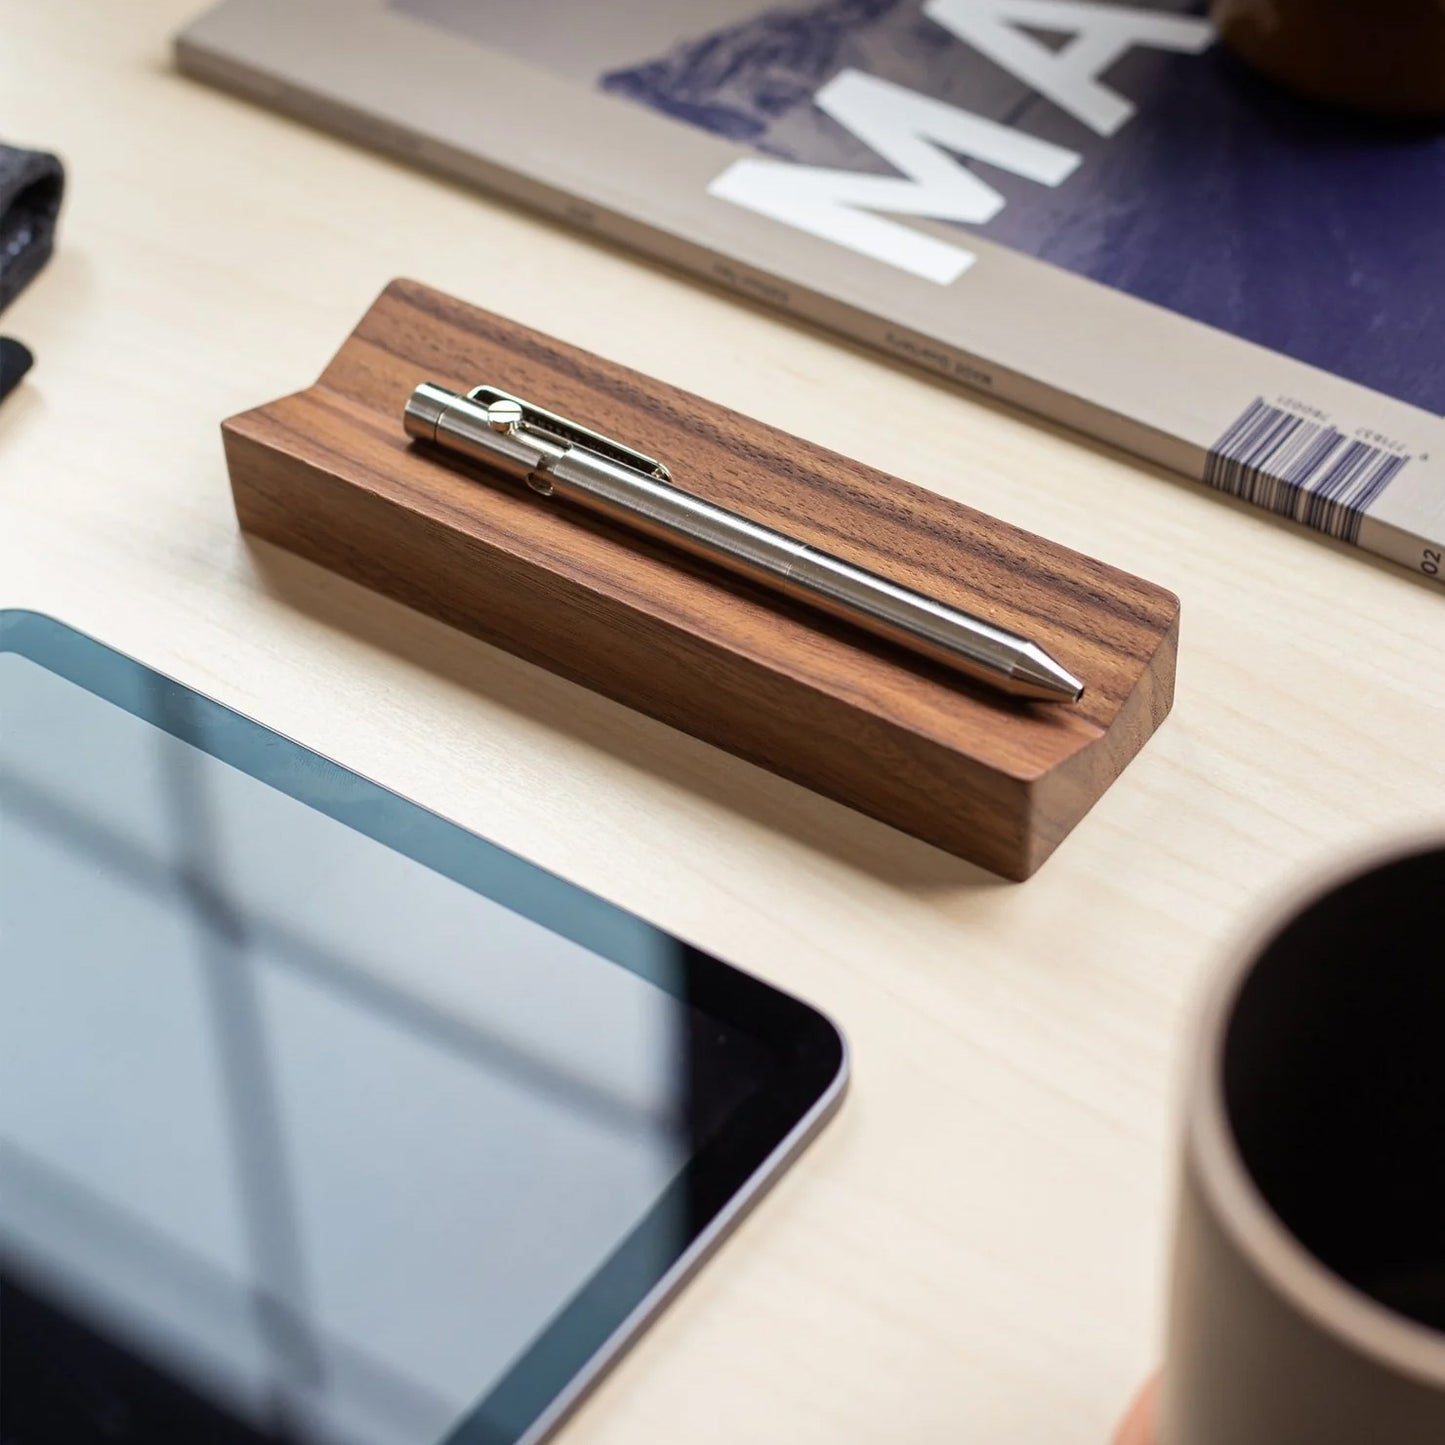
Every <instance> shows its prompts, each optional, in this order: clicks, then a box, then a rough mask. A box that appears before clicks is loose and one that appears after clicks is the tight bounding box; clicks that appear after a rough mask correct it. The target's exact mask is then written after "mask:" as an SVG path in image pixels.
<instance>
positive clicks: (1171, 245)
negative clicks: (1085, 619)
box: [178, 0, 1445, 577]
mask: <svg viewBox="0 0 1445 1445" xmlns="http://www.w3.org/2000/svg"><path fill="white" fill-rule="evenodd" d="M1202 10H1203V5H1202V3H1194V0H1172V3H1170V0H1163V3H1161V0H1153V3H1148V4H1103V3H1091V0H797V3H791V4H788V3H785V4H781V5H779V4H767V3H760V0H647V3H645V4H618V5H598V4H595V3H591V0H226V3H224V4H222V5H220V6H219V7H217V8H216V9H215V10H213V11H212V12H210V13H209V14H208V15H206V16H205V17H203V18H202V19H201V20H200V21H198V22H197V23H196V24H195V25H194V26H192V27H191V28H190V29H189V30H188V31H187V32H186V33H185V34H184V35H183V36H182V37H181V38H180V40H179V43H178V55H179V58H180V63H181V64H182V66H183V67H184V68H186V69H188V70H190V71H191V72H193V73H195V74H197V75H200V76H202V77H204V78H207V79H209V80H212V81H214V82H217V83H220V84H224V85H227V86H229V87H230V88H232V89H237V90H241V91H242V92H245V93H248V94H251V95H253V96H256V97H257V98H260V99H264V100H266V101H267V102H268V103H270V104H273V105H276V106H279V107H280V108H283V109H286V110H289V111H291V112H292V113H295V114H298V115H301V116H304V117H306V118H308V119H311V120H313V121H316V122H318V123H321V124H324V125H327V126H330V127H331V128H333V129H337V130H340V131H342V132H343V133H345V134H349V135H351V136H353V137H355V138H357V139H359V140H363V141H365V142H367V143H370V144H373V145H378V146H381V147H383V148H385V149H388V150H391V151H393V152H397V153H401V154H405V155H408V156H410V157H412V158H413V159H415V160H417V161H418V162H420V163H422V164H426V165H429V166H432V167H436V168H439V169H442V170H445V171H446V172H448V173H450V174H453V175H458V176H461V177H464V178H466V179H468V180H471V181H473V182H475V183H478V184H481V185H483V186H486V187H488V188H491V189H494V190H499V191H502V192H504V193H506V194H508V195H511V196H513V197H515V198H518V199H521V200H523V201H525V202H527V203H529V204H532V205H535V206H540V207H543V208H545V209H547V210H549V211H550V212H552V213H554V214H558V215H561V216H564V217H565V218H567V219H568V220H570V221H571V222H572V223H574V224H577V225H581V226H585V227H589V228H593V229H596V230H598V231H601V232H603V233H605V234H607V235H608V236H609V237H611V238H613V239H617V240H621V241H623V242H625V243H627V244H629V245H632V246H635V247H638V248H641V249H644V250H646V251H648V252H649V253H652V254H655V255H659V256H662V257H664V258H665V259H667V260H668V261H670V262H672V263H674V264H680V265H683V266H687V267H689V268H692V269H695V270H699V271H702V272H704V273H706V274H707V275H709V276H710V277H712V278H713V279H715V280H720V281H722V282H723V283H724V284H726V285H728V286H731V287H733V288H734V289H737V290H739V291H742V292H745V293H746V294H748V295H749V296H751V297H753V298H754V299H758V300H762V301H763V302H765V303H768V304H771V305H775V306H777V307H779V308H780V309H785V310H790V311H793V312H796V313H798V314H800V315H803V316H806V317H808V318H809V319H811V320H814V321H817V322H820V323H822V324H824V325H827V326H830V327H833V328H835V329H837V330H840V331H843V332H846V333H847V334H849V335H851V336H854V337H856V338H859V339H862V340H865V341H867V342H870V343H872V344H874V345H877V346H880V347H882V348H883V349H885V350H888V351H890V352H892V353H894V354H896V355H900V356H903V357H906V358H907V359H908V360H910V361H912V362H913V363H915V364H918V365H921V366H924V367H927V368H928V369H930V370H932V371H935V372H939V373H942V374H944V375H946V376H949V377H952V378H954V379H955V380H957V381H960V382H962V383H964V384H967V385H971V386H975V387H978V388H981V389H983V390H986V391H989V392H992V393H993V394H995V395H998V396H1000V397H1002V398H1004V399H1006V400H1010V401H1013V402H1016V403H1020V404H1022V405H1025V406H1028V407H1031V408H1033V409H1035V410H1038V411H1040V412H1043V413H1046V414H1048V415H1050V416H1052V417H1055V418H1057V419H1059V420H1062V421H1064V422H1066V423H1068V424H1070V425H1073V426H1076V427H1079V428H1081V429H1083V430H1086V431H1089V432H1091V433H1093V434H1095V435H1097V436H1100V437H1102V438H1104V439H1105V440H1107V441H1110V442H1113V443H1115V444H1118V445H1122V446H1125V447H1127V448H1129V449H1131V450H1133V451H1135V452H1137V453H1138V454H1140V455H1142V456H1145V457H1147V458H1149V459H1151V460H1153V461H1156V462H1160V463H1162V464H1164V465H1166V466H1169V467H1171V468H1173V469H1175V470H1178V471H1181V472H1184V473H1186V474H1188V475H1191V476H1193V477H1195V478H1198V479H1200V480H1202V481H1205V482H1207V483H1208V484H1210V485H1212V486H1214V487H1216V488H1219V489H1221V490H1223V491H1227V492H1230V493H1232V494H1234V495H1236V496H1239V497H1242V498H1244V499H1246V500H1247V501H1250V502H1253V503H1255V504H1256V505H1258V506H1261V507H1264V508H1267V509H1269V510H1271V511H1273V512H1276V513H1279V514H1281V515H1284V516H1287V517H1290V518H1292V519H1293V520H1295V521H1297V522H1299V523H1301V524H1303V525H1304V526H1307V527H1311V528H1314V529H1316V530H1318V531H1321V532H1324V533H1327V534H1329V535H1331V536H1334V537H1336V538H1340V539H1342V540H1344V541H1347V542H1352V543H1356V544H1358V545H1360V546H1362V547H1365V548H1368V549H1369V550H1372V551H1375V552H1378V553H1381V554H1383V555H1385V556H1389V557H1391V558H1393V559H1394V560H1396V561H1398V562H1401V563H1403V564H1404V565H1406V566H1408V567H1410V568H1412V569H1413V570H1415V571H1417V572H1420V573H1423V574H1424V575H1426V576H1432V577H1438V576H1439V575H1440V573H1441V570H1442V567H1445V562H1442V544H1445V324H1442V323H1445V244H1442V237H1445V134H1442V133H1441V132H1440V131H1439V130H1430V129H1427V128H1424V127H1408V126H1402V125H1400V124H1398V123H1396V124H1386V123H1382V122H1373V121H1370V120H1368V119H1364V118H1360V117H1355V116H1351V115H1346V114H1343V113H1337V112H1331V111H1329V110H1327V109H1324V108H1321V107H1318V106H1315V105H1312V104H1309V103H1307V102H1303V101H1299V100H1295V99H1293V98H1291V97H1290V96H1288V95H1285V94H1283V93H1282V92H1280V91H1278V90H1277V89H1275V88H1274V87H1272V86H1271V85H1269V84H1268V83H1267V82H1265V81H1263V80H1260V79H1258V78H1256V77H1255V76H1253V75H1252V74H1251V73H1250V72H1249V71H1247V70H1246V69H1245V68H1244V67H1243V66H1241V65H1239V64H1238V63H1237V62H1235V61H1234V60H1233V59H1232V58H1231V57H1230V56H1229V55H1228V54H1226V53H1225V52H1224V51H1223V50H1222V49H1221V48H1220V47H1219V46H1218V45H1217V44H1216V43H1215V38H1214V35H1213V33H1212V30H1211V28H1210V26H1209V24H1208V21H1207V20H1206V19H1205V18H1204V15H1203V13H1202ZM641 157H645V158H646V159H645V163H639V158H641Z"/></svg>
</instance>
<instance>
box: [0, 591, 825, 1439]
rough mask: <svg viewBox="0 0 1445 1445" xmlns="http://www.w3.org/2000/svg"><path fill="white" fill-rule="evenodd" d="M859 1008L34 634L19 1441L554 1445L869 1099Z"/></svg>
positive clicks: (6, 908) (22, 884) (17, 680)
mask: <svg viewBox="0 0 1445 1445" xmlns="http://www.w3.org/2000/svg"><path fill="white" fill-rule="evenodd" d="M844 1075H845V1051H844V1046H843V1043H842V1040H841V1038H840V1037H839V1034H838V1032H837V1031H836V1030H835V1029H834V1028H833V1027H832V1025H831V1024H829V1023H828V1022H827V1021H826V1020H825V1019H824V1018H823V1017H822V1016H821V1015H820V1014H818V1013H817V1012H815V1011H814V1010H813V1009H811V1008H809V1007H807V1006H805V1005H804V1004H802V1003H799V1002H798V1001H796V1000H795V999H792V998H790V997H788V996H787V995H785V994H783V993H780V992H778V991H777V990H776V989H773V988H771V987H769V986H768V985H766V984H764V983H761V982H759V981H758V980H757V979H754V978H750V977H748V976H747V975H746V974H743V973H740V972H738V971H737V970H736V969H733V968H730V967H729V966H728V965H726V964H724V963H721V962H719V961H718V960H717V959H714V958H711V957H709V956H708V955H706V954H704V953H701V952H699V951H698V950H697V949H695V948H692V947H690V946H689V945H688V944H685V943H683V942H681V941H679V940H678V939H676V938H673V937H671V936H669V935H668V934H666V933H664V932H662V931H661V930H659V929H657V928H654V927H652V926H651V925H650V924H647V923H645V922H643V921H642V920H641V919H639V918H636V917H634V916H633V915H631V914H629V913H626V912H624V911H623V910H622V909H620V908H616V907H614V906H612V905H611V904H608V903H606V902H604V901H603V900H601V899H600V898H597V897H594V896H593V895H592V894H589V893H586V892H584V891H583V890H582V889H580V888H577V887H574V886H573V885H571V884H569V883H566V882H564V881H563V880H561V879H560V878H557V877H555V876H553V875H551V874H549V873H546V872H544V871H542V870H541V869H539V868H536V867H534V866H532V865H531V864H529V863H526V862H524V861H522V860H521V859H519V858H517V857H515V856H513V855H512V854H510V853H507V852H505V851H503V850H502V849H500V848H498V847H496V846H494V845H493V844H490V843H487V842H484V841H483V840H482V839H480V838H478V837H475V836H474V835H472V834H470V833H467V832H465V831H463V830H462V829H460V828H458V827H456V826H454V825H453V824H451V823H448V822H446V821H444V820H443V819H442V818H440V817H438V816H437V815H436V814H434V813H430V812H427V811H425V810H424V809H422V808H420V807H417V806H416V805H415V804H413V803H409V802H406V801H405V800H404V799H402V798H399V797H397V796H396V795H395V794H393V793H390V792H388V791H386V790H385V789H384V788H381V787H378V786H377V785H376V784H375V783H371V782H367V781H365V780H364V779H362V778H359V777H357V776H356V775H355V774H354V773H351V772H348V771H347V770H346V769H345V768H342V767H339V766H337V765H336V764H335V763H332V762H329V761H327V760H325V759H323V758H320V757H318V756H317V755H316V754H314V753H312V752H309V751H307V750H306V749H305V748H303V747H300V746H298V745H297V744H296V743H294V742H291V741H288V740H286V739H284V738H281V737H278V736H277V735H276V734H275V733H273V732H270V731H268V730H267V729H265V728H263V727H260V726H258V725H257V724H256V723H254V722H251V721H248V720H247V719H245V718H243V717H240V716H238V715H237V714H236V713H234V712H231V711H229V710H228V709H226V708H224V707H221V706H219V705H218V704H216V703H214V702H211V701H208V700H207V699H205V698H202V697H199V696H197V695H196V694H195V693H193V692H191V691H189V690H188V689H186V688H184V687H181V686H180V685H178V684H177V683H175V682H172V681H168V680H167V679H165V678H163V677H161V676H159V675H158V674H156V673H154V672H151V671H149V670H148V669H146V668H144V667H142V666H140V665H139V664H137V663H136V662H134V661H131V660H130V659H128V658H126V657H123V656H121V655H120V654H118V653H116V652H113V651H111V650H110V649H108V648H106V647H103V646H101V645H100V644H98V643H97V642H95V641H92V640H91V639H89V638H86V637H83V636H81V635H80V634H78V633H76V632H74V631H71V630H70V629H68V628H66V627H63V626H62V625H60V624H59V623H57V622H54V621H52V620H49V619H47V618H43V617H40V616H37V615H35V614H31V613H17V612H10V613H0V1401H3V1407H0V1409H3V1421H0V1435H3V1437H4V1439H5V1440H6V1442H15V1445H60V1442H64V1445H91V1442H96V1445H98V1442H101V1441H105V1442H107V1445H113V1442H116V1441H121V1442H127V1441H135V1442H142V1441H143V1442H146V1445H157V1442H173V1441H174V1442H182V1441H184V1442H187V1445H193V1442H198V1441H205V1442H207V1445H230V1442H237V1445H243V1442H244V1445H254V1442H268V1445H270V1442H277V1445H280V1442H285V1445H333V1442H334V1445H442V1442H447V1445H516V1442H522V1441H528V1442H530V1441H535V1440H538V1439H540V1438H542V1437H543V1436H544V1435H545V1434H546V1433H547V1432H548V1431H549V1430H550V1429H551V1428H552V1427H553V1426H554V1425H555V1424H556V1423H557V1422H558V1421H559V1419H561V1417H562V1416H563V1415H564V1414H565V1412H566V1411H567V1410H568V1408H569V1407H570V1406H572V1405H573V1404H574V1403H575V1402H576V1401H577V1400H578V1399H579V1397H580V1396H581V1395H582V1393H583V1392H584V1391H585V1390H586V1388H587V1387H588V1386H589V1385H590V1384H591V1383H592V1382H593V1381H594V1380H595V1379H596V1378H597V1376H598V1374H599V1372H600V1371H601V1370H602V1369H603V1368H604V1367H605V1366H606V1365H607V1363H608V1362H609V1361H610V1360H611V1359H612V1358H613V1357H615V1356H616V1354H617V1353H618V1351H619V1350H620V1349H621V1348H622V1347H623V1346H624V1345H625V1344H626V1343H627V1341H628V1340H629V1339H631V1338H632V1337H633V1336H635V1335H636V1333H637V1332H638V1330H639V1329H640V1328H641V1327H642V1326H643V1325H644V1324H645V1323H646V1322H647V1320H648V1319H649V1318H650V1317H651V1316H652V1315H653V1314H654V1313H655V1312H656V1311H657V1310H658V1308H659V1307H660V1306H661V1305H662V1303H663V1302H664V1300H665V1299H666V1297H667V1296H668V1294H669V1292H670V1291H671V1290H672V1289H673V1288H674V1287H675V1286H677V1285H678V1284H679V1283H680V1282H681V1281H682V1279H683V1278H684V1276H685V1275H686V1274H687V1272H688V1271H689V1270H690V1269H691V1268H692V1267H693V1266H694V1265H695V1264H696V1263H697V1262H698V1261H699V1260H700V1259H701V1258H702V1257H703V1255H704V1254H705V1252H706V1251H707V1250H708V1249H709V1248H710V1247H711V1246H712V1245H714V1244H715V1243H716V1242H717V1241H718V1239H719V1238H720V1237H721V1236H722V1235H723V1234H724V1233H725V1232H726V1230H727V1229H728V1227H729V1226H730V1225H731V1224H732V1223H733V1222H734V1221H735V1220H736V1219H737V1217H738V1216H739V1213H740V1212H741V1211H742V1210H743V1209H744V1208H745V1207H746V1206H747V1205H748V1204H749V1203H750V1202H751V1201H752V1200H753V1199H754V1198H756V1196H757V1195H758V1193H759V1191H760V1190H761V1189H762V1188H763V1186H764V1185H766V1184H767V1183H768V1181H769V1180H770V1179H772V1178H773V1177H775V1176H776V1175H777V1173H778V1172H779V1171H780V1170H781V1169H782V1168H783V1167H784V1165H785V1164H786V1163H787V1162H788V1161H789V1159H790V1158H791V1157H792V1156H793V1154H794V1153H795V1152H796V1151H797V1150H798V1149H799V1148H800V1147H801V1146H802V1144H803V1143H805V1142H806V1140H807V1139H808V1138H809V1137H810V1136H811V1135H812V1133H813V1132H814V1131H815V1130H816V1128H817V1127H818V1126H819V1124H820V1123H821V1122H822V1121H823V1120H824V1119H825V1118H826V1117H827V1115H828V1114H829V1113H830V1111H831V1110H832V1109H833V1107H834V1106H835V1105H836V1103H837V1102H838V1100H839V1098H840V1096H841V1093H842V1088H843V1082H844Z"/></svg>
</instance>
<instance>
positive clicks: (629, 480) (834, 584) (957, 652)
mask: <svg viewBox="0 0 1445 1445" xmlns="http://www.w3.org/2000/svg"><path fill="white" fill-rule="evenodd" d="M545 477H546V483H550V492H551V494H552V495H555V496H556V497H558V498H561V499H563V500H565V501H568V502H571V503H574V504H575V505H577V506H579V507H582V508H585V509H586V510H588V511H590V512H594V513H597V514H598V515H601V516H604V517H606V518H608V519H609V520H611V521H614V522H616V523H617V524H618V525H619V526H623V527H627V528H630V529H631V530H633V531H635V532H641V533H643V534H644V535H646V536H649V537H653V538H656V539H657V540H658V541H661V542H664V543H666V544H668V545H669V546H672V547H675V548H677V549H678V550H680V551H685V552H688V553H690V554H692V555H693V556H696V557H700V558H702V559H704V560H706V561H709V562H713V563H716V564H718V565H720V566H722V567H724V568H726V569H727V570H728V571H729V572H733V573H737V574H741V575H743V576H745V577H748V578H750V579H752V580H754V581H756V582H759V583H761V584H762V585H763V586H765V587H767V588H768V589H769V590H770V591H773V592H779V593H782V594H784V595H785V596H788V597H791V598H794V599H795V600H797V601H799V602H802V603H804V604H806V605H808V606H810V607H813V608H815V609H817V610H818V611H820V612H824V613H827V614H828V615H829V616H832V617H836V618H838V619H839V620H841V621H844V622H847V623H850V624H851V625H852V626H855V627H858V628H861V629H862V630H864V631H866V632H869V633H871V634H872V635H873V636H875V637H879V638H882V639H884V640H886V641H888V642H891V643H894V644H895V645H897V646H900V647H904V648H906V649H908V650H909V651H911V652H914V653H917V654H919V655H921V656H924V657H927V658H929V659H931V660H932V661H935V662H939V663H942V664H943V665H945V666H947V667H950V668H952V669H953V670H954V671H956V672H959V673H962V674H964V675H965V676H968V677H972V678H974V679H976V680H978V681H982V682H986V683H988V684H990V685H991V686H994V687H998V686H1000V685H1007V683H1008V681H1009V680H1010V678H1011V677H1012V674H1013V672H1014V670H1015V665H1016V664H1017V662H1018V661H1019V658H1020V656H1021V654H1022V653H1024V652H1026V651H1028V650H1030V644H1029V643H1028V642H1027V640H1026V639H1024V638H1022V637H1019V636H1018V635H1017V634H1016V633H1012V632H1008V631H1006V630H1005V629H1004V628H1001V627H995V626H994V625H993V624H992V623H989V622H985V621H984V620H983V619H982V618H978V617H974V616H972V615H970V614H968V613H965V612H963V611H961V610H960V609H958V608H954V607H950V606H948V604H947V603H943V602H939V601H936V600H935V599H933V598H930V597H925V596H924V595H923V594H922V593H920V592H915V591H913V590H912V588H909V587H904V586H902V585H900V584H899V583H896V582H892V581H889V579H888V578H886V577H881V576H879V575H878V574H877V573H876V572H870V571H868V570H867V569H866V568H863V567H856V566H854V565H853V564H852V563H850V562H845V561H844V560H843V559H842V558H841V557H834V556H833V555H831V554H830V553H827V552H823V551H820V550H819V549H818V548H816V547H810V546H808V545H807V544H806V543H805V542H801V541H799V540H798V539H797V538H795V537H789V536H786V535H785V534H784V533H782V532H778V531H775V530H774V529H773V528H771V527H766V526H764V525H762V524H761V523H759V522H754V521H752V520H750V519H749V518H747V517H744V516H741V515H739V514H738V513H737V512H733V511H729V510H728V509H727V508H726V507H719V506H717V505H716V504H714V503H712V502H708V501H705V500H703V499H702V498H701V497H696V496H693V495H692V494H691V493H689V492H684V491H682V490H681V489H680V488H678V487H674V486H670V485H669V484H668V483H666V482H662V481H657V480H654V479H653V478H650V477H643V476H640V475H638V474H637V473H636V472H633V471H631V470H629V469H628V468H625V467H620V466H617V465H615V464H614V463H612V462H610V461H608V460H607V459H606V458H604V457H598V456H595V455H593V454H592V453H590V452H583V451H581V450H576V449H574V450H570V451H568V452H567V453H566V454H565V455H563V456H562V457H561V458H559V459H558V460H557V461H555V462H552V463H550V464H549V465H548V466H547V467H546V471H545ZM539 483H541V485H539ZM546 483H543V482H542V479H541V478H533V479H532V480H531V482H530V485H532V486H533V487H534V488H536V489H537V490H544V489H545V486H546Z"/></svg>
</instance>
